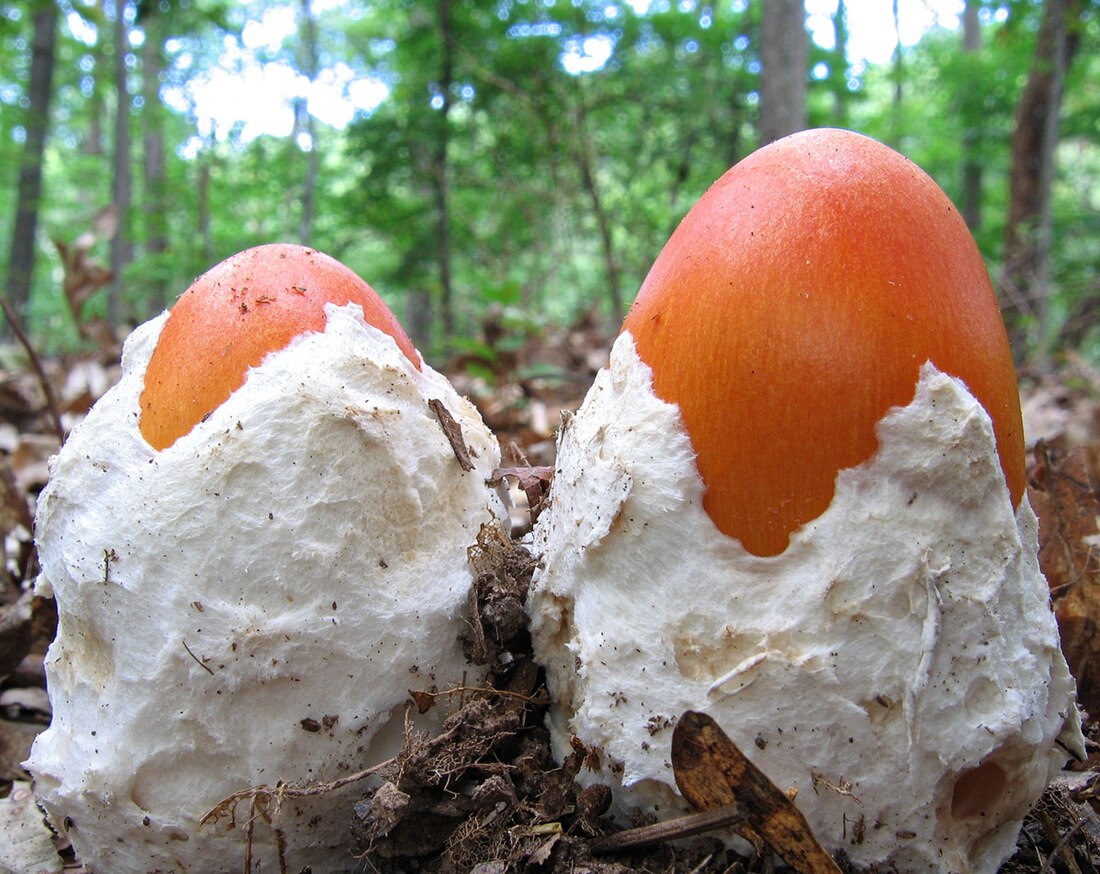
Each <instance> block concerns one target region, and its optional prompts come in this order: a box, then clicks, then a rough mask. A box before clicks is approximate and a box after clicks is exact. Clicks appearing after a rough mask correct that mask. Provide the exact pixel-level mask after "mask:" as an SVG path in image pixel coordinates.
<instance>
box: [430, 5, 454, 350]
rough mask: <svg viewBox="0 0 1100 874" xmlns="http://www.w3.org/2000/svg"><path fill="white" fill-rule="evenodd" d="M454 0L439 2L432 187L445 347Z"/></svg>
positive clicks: (450, 332) (450, 298)
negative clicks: (439, 54) (437, 101)
mask: <svg viewBox="0 0 1100 874" xmlns="http://www.w3.org/2000/svg"><path fill="white" fill-rule="evenodd" d="M451 2H452V0H438V10H439V36H440V42H441V48H442V50H443V54H442V63H441V66H440V71H439V93H440V97H441V99H442V102H441V104H440V107H439V121H438V132H437V135H436V142H435V154H434V155H433V157H432V187H433V193H434V196H435V222H436V224H435V247H436V261H437V264H438V265H439V288H440V295H439V311H440V315H441V316H442V318H443V345H444V348H445V350H447V349H449V348H450V345H451V340H452V339H453V337H454V331H455V319H454V289H453V280H452V277H451V222H450V166H449V163H448V158H447V150H448V147H449V145H450V136H451V127H450V113H451V85H452V84H453V83H454V60H455V48H454V44H455V40H454V33H453V27H454V20H453V17H452V7H451Z"/></svg>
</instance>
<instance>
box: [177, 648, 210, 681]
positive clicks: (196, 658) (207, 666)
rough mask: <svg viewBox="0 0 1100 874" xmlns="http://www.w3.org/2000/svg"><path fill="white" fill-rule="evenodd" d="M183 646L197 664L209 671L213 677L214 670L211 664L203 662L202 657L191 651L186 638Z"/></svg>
mask: <svg viewBox="0 0 1100 874" xmlns="http://www.w3.org/2000/svg"><path fill="white" fill-rule="evenodd" d="M183 648H184V649H185V650H187V654H188V655H189V656H191V658H193V659H194V660H195V664H197V665H198V666H199V667H200V668H202V669H203V670H204V671H206V673H208V674H209V675H210V676H211V677H213V676H214V672H213V671H212V670H211V669H210V665H207V664H203V661H202V659H200V658H199V657H198V656H197V655H195V654H194V653H193V652H191V647H189V646H188V645H187V641H186V640H185V641H183Z"/></svg>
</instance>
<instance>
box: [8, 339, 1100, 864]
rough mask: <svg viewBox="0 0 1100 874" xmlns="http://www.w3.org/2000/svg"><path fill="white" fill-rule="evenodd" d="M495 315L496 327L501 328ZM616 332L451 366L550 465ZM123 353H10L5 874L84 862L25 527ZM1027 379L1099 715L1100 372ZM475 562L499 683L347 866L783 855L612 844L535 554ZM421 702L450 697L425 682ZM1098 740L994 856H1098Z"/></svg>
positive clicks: (369, 818) (1065, 582)
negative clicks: (50, 812) (66, 821)
mask: <svg viewBox="0 0 1100 874" xmlns="http://www.w3.org/2000/svg"><path fill="white" fill-rule="evenodd" d="M488 328H489V330H488V332H487V333H488V334H489V335H490V339H499V336H500V335H499V334H498V335H494V333H493V331H492V326H488ZM610 342H611V338H610V337H609V336H608V335H607V334H606V333H605V332H604V331H602V330H601V329H600V328H599V327H598V326H597V324H596V322H595V320H593V319H586V320H582V321H580V322H578V323H577V324H575V325H573V326H571V327H570V328H569V329H564V330H557V331H553V332H548V333H547V334H546V335H544V336H540V337H529V338H525V339H523V340H522V341H520V342H514V343H503V342H499V343H497V348H495V349H493V350H492V352H491V354H489V353H488V352H486V353H485V354H483V356H482V357H480V358H478V357H475V356H466V357H464V358H461V359H457V360H455V361H454V362H453V364H452V366H451V367H449V368H447V372H448V376H450V377H451V378H452V381H453V382H454V383H455V386H456V388H457V389H458V391H459V392H460V393H462V394H465V395H467V396H469V397H470V398H471V399H472V400H474V402H475V403H476V404H477V406H478V407H479V409H480V410H481V413H482V416H483V417H484V419H485V420H486V423H487V424H488V425H489V427H490V428H492V429H493V430H494V431H495V433H496V434H497V435H498V436H499V438H500V441H501V445H502V450H503V453H504V461H503V462H502V467H512V468H518V469H524V468H535V469H537V468H539V467H549V466H552V465H553V462H554V449H555V443H554V435H555V432H556V429H557V427H558V425H559V423H560V421H561V411H562V410H574V409H576V408H577V407H578V406H579V405H580V402H581V400H582V399H583V397H584V393H585V391H586V390H587V388H588V386H589V384H590V383H591V380H592V378H593V376H594V375H595V373H596V371H597V370H598V368H599V367H601V366H602V365H603V364H604V363H605V362H606V359H607V353H608V349H609V347H610ZM490 348H492V347H491V346H487V347H486V349H487V350H488V349H490ZM117 353H118V350H117V349H111V348H108V349H106V350H105V351H104V352H102V353H100V354H99V355H87V356H82V357H77V358H71V359H67V360H46V361H43V360H39V359H37V356H34V358H35V360H34V361H32V362H30V363H26V357H25V356H23V361H24V363H22V364H15V365H11V366H9V367H8V368H6V369H4V368H3V367H0V543H2V547H3V557H4V562H3V567H2V568H0V874H3V872H4V871H5V870H11V871H16V872H20V874H22V872H29V871H31V870H43V871H47V870H61V867H60V865H61V864H63V865H64V869H65V870H72V871H80V870H82V868H81V864H80V860H79V859H76V858H75V857H74V854H73V852H72V850H71V847H69V846H68V845H67V844H66V842H65V841H64V840H62V839H60V838H58V837H56V836H53V835H52V834H51V833H50V832H49V831H48V830H47V829H46V828H45V825H44V823H43V821H42V817H41V816H40V815H39V814H38V812H37V810H36V809H35V808H34V806H33V803H32V802H33V794H32V792H33V790H32V788H31V786H30V784H29V783H28V777H27V774H26V773H25V772H24V771H23V769H22V767H21V765H20V763H21V762H22V761H23V760H24V759H25V758H26V756H27V754H28V752H29V749H30V744H31V742H32V741H33V739H34V737H35V736H36V735H37V734H38V733H39V732H40V731H42V730H43V729H44V728H45V727H46V726H47V725H48V724H49V719H50V704H49V699H48V697H47V695H46V691H45V674H44V669H43V657H44V654H45V650H46V647H47V646H48V644H49V642H50V640H51V639H52V635H53V633H54V628H55V622H56V615H55V613H54V611H53V609H52V603H51V602H49V601H45V600H43V599H35V598H32V597H31V595H30V594H29V588H30V585H31V583H32V581H33V579H34V576H35V574H36V573H37V563H36V556H35V551H34V546H33V542H32V538H31V530H32V519H33V514H34V504H35V499H36V496H37V495H38V493H39V492H40V491H41V489H42V488H43V487H44V486H45V484H46V482H47V479H48V468H47V462H48V459H49V457H50V456H51V455H52V454H53V453H54V452H56V450H57V449H58V447H59V445H60V440H61V437H62V435H63V434H64V433H67V432H68V431H69V430H71V428H72V427H73V426H74V425H75V424H76V423H77V422H78V421H79V420H80V418H81V417H82V416H83V415H84V414H85V413H86V412H87V410H88V409H89V408H90V407H91V405H92V404H93V403H94V402H95V401H96V399H98V398H99V397H100V396H102V394H103V393H104V392H105V391H106V390H107V389H108V388H109V387H110V385H111V384H112V383H113V382H114V381H115V380H116V379H117V377H118V373H119V370H118V363H117ZM18 358H19V356H14V355H13V356H9V360H17V359H18ZM32 364H33V365H34V366H31V365H32ZM36 368H37V370H38V371H40V372H36ZM490 374H491V376H490ZM1020 382H1021V395H1022V398H1023V404H1024V412H1025V426H1026V431H1027V433H1028V438H1029V442H1030V443H1031V444H1032V449H1031V451H1030V455H1029V457H1030V458H1031V462H1030V469H1029V476H1030V485H1029V491H1030V494H1031V499H1032V503H1033V505H1034V506H1035V508H1036V511H1037V513H1038V515H1039V517H1040V523H1041V532H1040V540H1041V544H1042V551H1041V555H1040V561H1041V563H1042V565H1043V568H1044V571H1045V573H1046V574H1047V576H1048V580H1049V581H1050V584H1051V588H1052V592H1053V594H1054V597H1055V600H1056V603H1057V604H1058V612H1059V619H1060V622H1061V623H1062V634H1063V639H1064V648H1065V649H1066V652H1067V657H1068V659H1069V661H1070V664H1071V667H1072V668H1074V670H1075V674H1076V675H1077V677H1078V680H1079V684H1080V692H1081V700H1082V702H1083V703H1084V705H1085V707H1086V710H1089V711H1091V712H1095V713H1100V657H1097V658H1094V657H1093V656H1094V655H1100V654H1098V653H1097V652H1096V650H1098V649H1100V635H1094V634H1093V630H1094V629H1095V628H1096V626H1097V623H1100V565H1098V563H1097V560H1096V558H1095V557H1094V556H1093V551H1094V547H1095V546H1096V545H1097V544H1098V543H1100V530H1098V527H1097V526H1098V518H1100V502H1098V492H1097V490H1096V489H1094V488H1093V487H1092V485H1091V484H1092V483H1095V482H1100V373H1097V372H1096V371H1095V370H1093V369H1092V368H1091V367H1089V366H1088V365H1087V364H1086V363H1085V362H1083V361H1082V360H1080V359H1079V358H1076V357H1073V356H1068V357H1067V358H1066V360H1065V361H1064V363H1063V365H1062V367H1061V369H1060V370H1059V371H1058V372H1057V373H1055V374H1053V375H1050V376H1045V377H1038V376H1035V375H1032V374H1028V373H1023V374H1021V380H1020ZM511 479H512V481H513V482H519V480H518V479H517V477H515V476H512V477H511ZM546 482H547V474H546V473H545V472H543V473H538V474H536V475H532V476H528V477H527V478H526V480H524V481H523V484H524V485H526V486H527V487H528V492H527V493H528V494H529V495H530V496H531V497H532V498H533V499H535V500H537V497H538V495H539V493H540V490H541V489H543V488H544V487H545V485H546ZM520 503H521V504H522V501H521V502H520ZM513 522H514V524H516V525H517V526H518V528H519V529H520V530H522V528H523V526H524V525H526V524H528V523H529V517H528V516H527V514H526V513H525V512H523V511H518V512H517V514H516V517H515V518H514V519H513ZM477 567H478V569H479V574H480V575H479V577H478V579H477V581H476V584H475V590H476V595H477V602H476V604H477V606H476V608H475V609H476V613H477V616H476V618H477V619H478V620H479V621H478V622H476V623H474V624H473V625H472V627H471V631H470V634H469V636H468V639H467V640H466V641H465V642H464V643H465V647H466V651H467V655H468V656H469V657H470V658H471V660H472V661H474V662H476V663H478V664H483V665H487V666H488V670H489V688H488V689H486V690H482V693H481V694H476V695H471V696H467V697H464V698H463V699H462V700H461V701H460V702H458V704H457V705H451V706H452V707H453V709H452V712H450V713H449V715H448V717H447V720H446V722H445V723H444V733H443V734H442V735H440V736H439V737H437V738H420V737H413V736H410V737H408V738H407V739H406V747H405V749H404V750H403V752H402V754H401V755H400V756H399V757H398V758H397V759H396V760H394V761H393V763H392V764H391V766H390V767H389V768H387V769H385V770H384V771H383V772H381V773H380V774H378V775H377V779H376V780H375V781H374V784H373V785H372V788H371V789H370V790H369V791H368V790H366V789H364V794H363V797H362V799H361V801H360V802H359V804H357V805H356V807H355V811H353V812H349V818H350V819H351V820H353V822H354V827H353V832H354V839H355V844H356V851H357V853H358V854H359V855H360V857H361V859H360V862H359V863H358V864H359V867H358V868H356V870H365V871H370V870H377V871H409V870H420V871H440V872H452V871H453V872H461V871H477V872H478V874H506V872H513V871H539V872H566V871H572V872H583V871H587V872H592V874H618V872H625V871H649V872H673V871H676V872H681V874H688V872H699V874H704V872H712V874H719V872H736V871H770V870H772V869H773V868H774V866H775V865H776V860H775V858H774V856H773V855H772V853H771V852H770V851H769V850H767V848H766V846H765V845H763V844H761V845H760V849H758V850H757V852H756V853H755V855H753V856H751V857H745V856H739V855H736V854H735V853H734V852H733V851H732V850H728V849H726V847H725V846H724V845H723V843H722V842H720V841H718V840H717V839H715V838H713V837H707V836H706V835H703V836H702V837H699V838H696V839H694V840H692V841H687V842H685V841H675V842H670V841H669V840H667V836H666V837H665V838H660V839H659V840H658V841H657V842H656V843H655V844H652V845H649V846H645V847H643V848H640V849H626V850H616V849H615V841H614V840H611V841H610V843H609V841H608V835H609V834H610V833H612V832H614V831H615V828H614V827H613V826H611V824H610V823H609V822H608V821H607V819H606V817H604V816H603V814H604V813H605V811H606V809H607V805H608V801H609V791H608V790H606V787H600V786H593V787H590V788H588V789H584V790H580V789H578V788H577V787H576V786H575V785H574V782H573V777H574V776H575V775H576V774H577V773H578V772H579V770H580V769H581V768H582V767H584V766H585V763H586V757H587V756H588V755H589V754H590V751H588V750H586V749H584V747H583V746H578V747H577V748H576V749H575V751H574V753H573V755H572V756H570V757H569V758H568V759H567V760H566V761H565V762H564V763H559V762H555V761H554V760H553V758H552V756H551V753H550V746H549V737H548V733H547V732H546V730H545V728H544V727H543V726H544V720H545V714H546V705H547V695H546V692H545V688H544V687H543V685H542V678H541V675H540V673H539V671H538V669H537V667H536V666H535V664H534V662H533V660H532V656H531V652H530V641H529V637H528V634H527V630H526V627H525V625H524V620H523V610H522V604H523V600H524V596H525V593H526V589H527V584H528V582H529V580H530V576H531V572H532V570H533V561H532V560H531V558H530V557H529V556H528V555H527V553H526V552H525V551H524V550H523V549H521V548H519V547H517V546H516V545H515V544H514V543H513V542H512V540H511V539H509V538H508V537H507V536H506V535H497V536H491V535H488V534H486V535H485V537H484V539H483V540H482V541H481V542H480V543H479V546H478V564H477ZM1094 638H1096V640H1094ZM501 652H507V653H509V654H510V655H509V657H508V659H507V660H506V661H507V663H508V667H507V669H505V668H502V667H500V666H501V664H502V663H503V662H502V661H501V659H500V658H499V655H500V653H501ZM491 690H496V691H491ZM415 703H416V704H417V705H418V706H420V707H421V708H427V707H430V706H447V705H443V704H436V703H435V700H434V699H431V700H428V699H427V698H422V699H418V700H416V701H415ZM1098 733H1100V726H1098V724H1097V722H1095V721H1089V722H1088V725H1087V734H1088V735H1089V736H1090V738H1096V739H1100V738H1098ZM1090 752H1091V753H1093V756H1092V757H1091V758H1090V759H1089V760H1088V761H1086V762H1083V763H1079V764H1077V765H1075V766H1074V767H1073V769H1072V770H1071V771H1067V772H1066V773H1064V774H1063V775H1062V777H1061V778H1059V779H1058V780H1056V781H1055V783H1054V784H1053V785H1052V786H1051V787H1050V788H1049V789H1048V790H1047V792H1046V793H1045V794H1044V795H1043V796H1042V798H1041V799H1040V800H1039V802H1038V803H1037V804H1036V805H1035V807H1034V809H1033V810H1032V812H1031V813H1030V814H1029V816H1028V818H1027V820H1026V822H1025V825H1024V828H1023V830H1022V831H1021V833H1020V837H1019V842H1018V846H1019V851H1018V852H1017V854H1016V855H1015V856H1014V857H1013V858H1012V859H1011V860H1010V861H1009V862H1008V863H1006V865H1005V866H1004V867H1003V868H1002V871H1003V872H1008V874H1019V872H1063V871H1064V872H1095V871H1100V816H1098V813H1097V811H1100V755H1098V753H1100V746H1097V745H1096V744H1091V743H1090ZM441 758H445V759H446V761H447V763H448V766H447V769H446V771H447V774H448V775H449V779H450V781H451V784H452V785H453V784H454V783H455V782H456V781H457V782H461V783H462V784H463V785H464V792H463V794H462V799H463V801H462V803H461V804H456V803H455V798H454V795H453V793H447V792H445V791H444V788H443V787H442V786H441V785H439V781H438V779H437V778H434V777H433V776H432V775H433V774H438V772H439V770H440V769H439V768H438V767H436V765H437V763H438V761H439V760H440V759H441ZM490 763H491V766H490ZM639 825H642V824H641V823H639ZM5 842H7V843H8V844H9V845H11V846H12V847H14V846H15V844H16V843H17V842H23V843H22V844H21V846H22V847H23V849H22V851H21V852H23V853H24V854H25V855H23V856H20V857H19V858H21V859H23V860H24V863H23V867H19V865H18V864H17V863H13V862H12V861H11V858H15V857H8V858H5V856H4V852H5V851H4V850H3V849H2V848H3V846H4V844H5ZM10 852H12V853H15V852H20V851H19V850H17V849H12V850H11V851H10ZM58 858H60V860H61V862H57V860H58ZM28 860H30V861H28ZM32 862H33V864H34V865H35V867H33V868H32V867H30V866H31V864H32ZM838 862H839V864H840V866H841V869H842V870H854V869H851V868H850V867H849V866H848V864H847V863H846V861H845V860H843V859H839V860H838ZM47 865H49V866H52V867H47ZM100 874H107V872H100Z"/></svg>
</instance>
